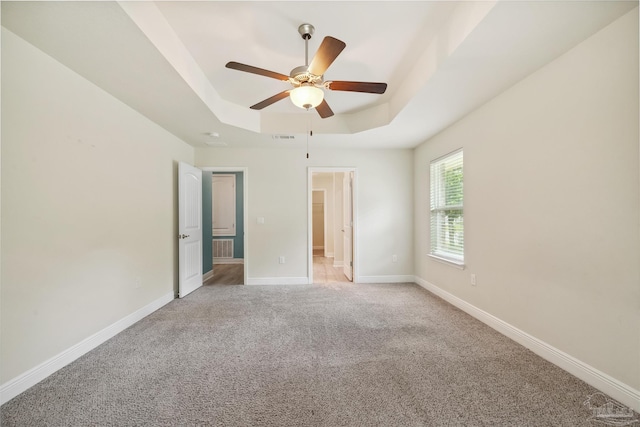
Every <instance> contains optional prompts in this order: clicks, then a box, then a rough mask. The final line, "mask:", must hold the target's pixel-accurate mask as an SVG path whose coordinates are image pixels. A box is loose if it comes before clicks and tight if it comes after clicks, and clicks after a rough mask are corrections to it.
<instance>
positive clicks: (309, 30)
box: [298, 24, 315, 67]
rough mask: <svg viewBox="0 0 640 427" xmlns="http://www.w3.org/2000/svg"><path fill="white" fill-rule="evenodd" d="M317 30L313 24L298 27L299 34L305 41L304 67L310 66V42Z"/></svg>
mask: <svg viewBox="0 0 640 427" xmlns="http://www.w3.org/2000/svg"><path fill="white" fill-rule="evenodd" d="M314 31H315V28H313V25H311V24H302V25H300V26H299V27H298V32H299V33H300V35H301V36H302V38H303V39H304V65H305V66H307V67H308V66H309V40H310V39H311V36H312V35H313V32H314Z"/></svg>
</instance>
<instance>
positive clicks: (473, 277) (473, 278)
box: [471, 274, 476, 286]
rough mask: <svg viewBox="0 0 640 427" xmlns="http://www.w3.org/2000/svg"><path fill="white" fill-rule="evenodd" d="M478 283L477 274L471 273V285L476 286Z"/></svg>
mask: <svg viewBox="0 0 640 427" xmlns="http://www.w3.org/2000/svg"><path fill="white" fill-rule="evenodd" d="M475 285H476V275H475V274H472V275H471V286H475Z"/></svg>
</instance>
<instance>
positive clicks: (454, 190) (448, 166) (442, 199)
mask: <svg viewBox="0 0 640 427" xmlns="http://www.w3.org/2000/svg"><path fill="white" fill-rule="evenodd" d="M462 166H463V162H462V149H460V150H458V151H455V152H453V153H451V154H447V155H446V156H444V157H440V158H439V159H436V160H433V161H432V162H431V166H430V173H431V252H430V254H431V255H433V256H435V257H437V258H443V259H445V260H447V261H451V262H453V263H455V264H462V263H463V262H464V225H463V218H464V215H463V191H462V187H463V168H462Z"/></svg>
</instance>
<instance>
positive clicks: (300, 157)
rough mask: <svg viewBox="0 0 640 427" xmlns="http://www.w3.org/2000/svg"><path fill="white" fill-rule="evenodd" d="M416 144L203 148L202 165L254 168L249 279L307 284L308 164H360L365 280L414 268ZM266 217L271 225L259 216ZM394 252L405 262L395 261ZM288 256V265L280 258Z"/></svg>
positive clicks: (361, 258) (359, 244) (402, 273)
mask: <svg viewBox="0 0 640 427" xmlns="http://www.w3.org/2000/svg"><path fill="white" fill-rule="evenodd" d="M411 159H412V151H411V150H323V149H314V150H312V151H311V157H310V159H307V158H306V151H305V149H304V148H300V149H295V148H289V149H277V148H269V149H233V148H201V149H200V148H199V149H196V165H197V166H200V167H205V166H243V167H247V168H248V173H247V179H248V185H249V189H248V198H249V200H248V218H249V220H248V222H249V223H248V227H247V233H248V237H249V244H248V246H249V247H248V248H247V257H248V261H247V262H248V266H249V274H248V275H249V282H252V281H253V283H256V281H258V283H263V282H266V281H268V280H269V279H271V278H279V279H280V282H285V283H286V282H287V281H289V282H291V283H304V279H306V278H307V277H308V274H307V248H308V245H307V210H308V206H307V205H308V196H307V168H308V167H355V168H356V169H357V186H358V187H357V189H356V191H357V200H356V203H357V204H358V218H357V226H358V234H357V236H356V239H357V242H356V245H357V246H356V247H357V250H358V253H357V255H356V256H357V260H356V266H357V267H358V268H359V269H358V270H357V271H356V274H357V275H358V276H359V280H361V281H368V280H385V279H388V280H393V279H399V278H400V276H409V277H411V276H412V274H413V235H412V227H413V201H412V198H413V165H412V160H411ZM258 217H263V218H264V219H265V222H264V224H258V223H257V218H258ZM392 254H397V255H398V262H396V263H392V262H391V256H392ZM279 256H285V258H286V260H287V261H286V263H285V264H278V257H279Z"/></svg>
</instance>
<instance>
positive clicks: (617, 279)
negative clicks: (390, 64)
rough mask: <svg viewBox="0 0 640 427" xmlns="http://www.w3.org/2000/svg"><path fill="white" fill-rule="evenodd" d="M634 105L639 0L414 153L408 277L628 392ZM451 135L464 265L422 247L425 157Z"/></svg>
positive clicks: (447, 143) (635, 197)
mask: <svg viewBox="0 0 640 427" xmlns="http://www.w3.org/2000/svg"><path fill="white" fill-rule="evenodd" d="M638 114H639V111H638V9H637V8H636V9H635V10H634V11H633V12H631V13H629V14H628V15H626V16H624V17H623V18H621V19H620V20H618V21H616V22H614V23H613V24H611V25H610V26H608V27H606V28H605V29H603V30H602V31H600V32H599V33H597V34H595V35H594V36H593V37H591V38H589V39H587V40H586V41H584V42H583V43H581V44H580V45H578V46H577V47H576V48H574V49H572V50H571V51H569V52H567V53H566V54H565V55H563V56H561V57H560V58H558V59H557V60H555V61H553V62H552V63H550V64H548V65H547V66H545V67H543V68H542V69H540V70H539V71H537V72H536V73H534V74H532V75H531V76H529V77H527V78H526V79H524V80H523V81H521V82H520V83H518V84H516V85H515V86H513V87H512V88H511V89H509V90H507V91H506V92H504V93H503V94H501V95H499V96H498V97H496V98H495V99H493V100H492V101H491V102H489V103H488V104H486V105H484V106H483V107H481V108H479V109H478V110H476V111H474V112H473V113H471V114H470V115H468V116H467V117H465V118H464V119H462V120H460V121H459V122H458V123H456V124H455V125H453V126H452V127H450V128H449V129H447V130H445V131H444V132H442V133H441V134H439V135H437V136H436V137H434V138H432V139H431V140H429V141H427V142H426V143H425V144H423V145H421V146H420V147H418V148H417V149H416V150H415V160H414V162H415V163H414V167H415V201H416V202H415V203H416V207H415V218H416V220H415V231H414V235H415V236H416V240H415V266H416V275H417V276H418V277H420V278H422V279H424V280H426V281H427V282H429V283H432V284H434V285H435V286H437V287H439V288H441V289H443V290H445V291H447V292H449V293H451V294H453V295H455V296H457V297H459V298H461V299H463V300H464V301H466V302H468V303H470V304H472V305H474V306H476V307H478V308H480V309H482V310H484V311H486V312H488V313H490V314H492V315H494V316H496V317H498V318H499V319H502V320H503V321H505V322H507V323H509V324H511V325H513V326H515V327H517V328H519V329H521V330H523V331H524V332H526V333H528V334H530V335H532V336H534V337H536V338H538V339H540V340H542V341H544V342H546V343H548V344H550V345H552V346H554V347H556V348H558V349H560V350H562V351H564V352H566V353H568V354H569V355H570V356H573V357H575V358H577V359H578V360H580V361H582V362H584V363H586V364H588V365H591V366H593V367H595V368H596V369H598V370H600V371H602V372H604V373H606V374H608V375H610V376H612V377H613V378H614V379H616V380H618V381H620V382H622V383H624V384H626V385H627V386H631V387H633V388H635V389H636V390H638V389H640V333H639V331H640V318H639V316H640V263H639V262H638V260H639V259H640V241H639V236H640V230H639V223H638V219H639V217H640V211H639V205H640V202H639V194H640V189H639V169H640V167H639V152H638V145H639V144H638ZM460 147H463V148H464V168H465V177H464V180H465V181H464V185H465V189H464V191H465V262H466V265H467V268H466V269H465V270H458V269H455V268H452V267H450V266H448V265H445V264H442V263H438V262H436V261H434V260H432V259H429V258H428V257H427V253H428V251H429V248H428V242H429V226H428V218H429V201H428V194H429V162H430V161H431V160H432V159H434V158H437V157H439V156H441V155H443V154H446V153H448V152H450V151H452V150H455V149H457V148H460ZM471 273H475V274H477V286H475V287H472V286H471V285H470V274H471Z"/></svg>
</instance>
